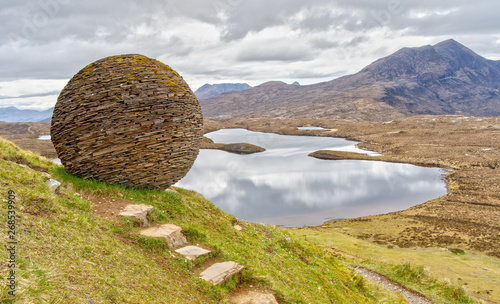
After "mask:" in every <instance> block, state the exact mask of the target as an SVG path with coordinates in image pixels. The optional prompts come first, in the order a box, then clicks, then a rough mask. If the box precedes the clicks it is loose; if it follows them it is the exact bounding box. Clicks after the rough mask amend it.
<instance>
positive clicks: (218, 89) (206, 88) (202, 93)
mask: <svg viewBox="0 0 500 304" xmlns="http://www.w3.org/2000/svg"><path fill="white" fill-rule="evenodd" d="M250 88H251V86H249V85H248V84H246V83H219V84H208V83H207V84H204V85H203V86H201V87H200V88H199V89H198V90H196V91H195V92H194V94H195V95H196V97H197V98H198V99H206V98H210V97H213V96H216V95H219V94H220V93H224V92H227V91H243V90H246V89H250Z"/></svg>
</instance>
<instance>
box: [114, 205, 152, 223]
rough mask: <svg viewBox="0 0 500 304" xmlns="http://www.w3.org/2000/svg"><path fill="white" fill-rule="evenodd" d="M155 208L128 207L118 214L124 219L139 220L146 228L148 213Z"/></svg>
mask: <svg viewBox="0 0 500 304" xmlns="http://www.w3.org/2000/svg"><path fill="white" fill-rule="evenodd" d="M153 209H154V207H153V206H148V205H142V204H139V205H127V206H126V207H125V209H123V211H122V212H121V213H120V214H118V215H120V216H124V217H130V218H133V219H136V220H139V221H141V222H143V223H144V226H147V225H148V219H147V216H148V213H149V211H151V210H153Z"/></svg>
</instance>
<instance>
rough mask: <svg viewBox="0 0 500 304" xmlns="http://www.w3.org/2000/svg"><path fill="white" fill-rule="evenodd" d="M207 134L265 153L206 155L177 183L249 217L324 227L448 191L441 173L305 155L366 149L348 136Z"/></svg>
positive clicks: (207, 152)
mask: <svg viewBox="0 0 500 304" xmlns="http://www.w3.org/2000/svg"><path fill="white" fill-rule="evenodd" d="M208 136H209V137H211V138H212V139H213V140H214V141H215V142H223V143H231V142H233V143H234V142H248V143H252V144H257V145H259V146H261V147H264V148H266V149H267V151H265V152H262V153H257V154H252V155H237V154H232V153H228V152H224V151H218V150H201V151H200V155H199V156H198V158H197V160H196V161H195V163H194V165H193V168H192V169H191V170H190V171H189V173H188V174H187V175H186V177H184V178H183V179H182V180H181V181H179V182H178V183H177V185H176V186H179V187H183V188H187V189H192V190H195V191H198V192H200V193H201V194H203V195H204V196H205V197H206V198H207V199H209V200H210V201H212V202H213V203H214V204H215V205H217V206H218V207H219V208H221V209H222V210H224V211H226V212H228V213H230V214H233V215H235V216H236V217H238V218H240V219H243V220H249V221H253V222H261V223H267V224H275V225H284V226H303V225H318V224H322V223H323V222H324V221H325V220H327V219H331V218H352V217H358V216H364V215H371V214H380V213H387V212H392V211H398V210H404V209H406V208H408V207H411V206H414V205H417V204H420V203H423V202H425V201H428V200H430V199H433V198H436V197H439V196H442V195H444V194H446V184H445V182H444V181H443V180H442V179H441V177H442V175H443V173H444V171H443V170H441V169H437V168H424V167H417V166H412V165H408V164H395V163H384V162H375V161H353V160H337V161H332V160H319V159H315V158H312V157H309V156H307V154H308V153H310V152H313V151H316V150H319V149H332V150H333V149H335V150H342V151H353V152H362V153H366V152H367V151H363V150H360V149H358V148H357V147H356V146H355V145H356V142H352V141H346V140H344V139H337V138H321V137H312V136H285V135H277V134H269V133H259V132H250V131H247V130H241V129H233V130H220V131H217V132H212V133H210V134H208Z"/></svg>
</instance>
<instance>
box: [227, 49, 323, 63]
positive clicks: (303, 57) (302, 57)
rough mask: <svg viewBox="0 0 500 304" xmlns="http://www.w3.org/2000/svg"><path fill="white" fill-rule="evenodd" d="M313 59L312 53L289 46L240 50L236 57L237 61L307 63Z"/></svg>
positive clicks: (309, 50) (308, 50)
mask: <svg viewBox="0 0 500 304" xmlns="http://www.w3.org/2000/svg"><path fill="white" fill-rule="evenodd" d="M313 58H314V56H313V51H312V50H311V49H308V48H304V47H298V46H297V47H294V46H290V45H279V46H271V45H257V46H255V47H253V48H247V49H244V50H242V51H241V52H240V53H239V54H238V55H237V56H236V60H238V61H285V62H290V61H309V60H312V59H313Z"/></svg>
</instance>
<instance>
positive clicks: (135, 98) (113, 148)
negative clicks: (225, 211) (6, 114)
mask: <svg viewBox="0 0 500 304" xmlns="http://www.w3.org/2000/svg"><path fill="white" fill-rule="evenodd" d="M202 124H203V117H202V114H201V108H200V106H199V104H198V100H197V99H196V96H195V95H194V94H193V92H192V91H191V89H190V88H189V86H188V85H187V83H186V82H185V81H184V80H183V79H182V77H181V76H180V75H179V74H178V73H177V72H176V71H174V70H173V69H171V68H170V67H169V66H167V65H165V64H163V63H161V62H159V61H157V60H154V59H151V58H148V57H145V56H142V55H120V56H113V57H108V58H104V59H101V60H98V61H96V62H94V63H92V64H90V65H88V66H86V67H85V68H83V69H82V70H81V71H80V72H78V73H77V74H76V75H75V76H74V77H73V78H72V79H71V80H70V81H69V83H68V84H67V85H66V87H65V88H64V89H63V91H62V92H61V94H60V95H59V98H58V101H57V104H56V106H55V109H54V115H53V117H52V126H51V136H52V142H53V143H54V147H55V149H56V151H57V154H58V156H59V158H60V159H61V162H62V164H63V165H64V167H65V168H66V169H67V170H68V171H70V172H71V173H73V174H76V175H79V176H82V177H85V178H95V179H98V180H101V181H105V182H108V183H113V184H122V185H125V186H130V187H138V188H150V189H151V188H162V189H165V188H168V187H169V186H171V185H172V184H174V183H176V182H177V181H178V180H180V179H181V178H182V177H184V175H185V174H186V173H187V172H188V171H189V169H190V168H191V166H192V164H193V162H194V160H195V159H196V157H197V155H198V151H199V145H200V141H201V137H202Z"/></svg>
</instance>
